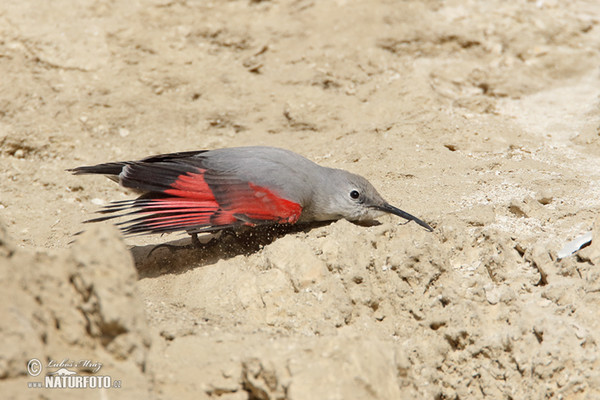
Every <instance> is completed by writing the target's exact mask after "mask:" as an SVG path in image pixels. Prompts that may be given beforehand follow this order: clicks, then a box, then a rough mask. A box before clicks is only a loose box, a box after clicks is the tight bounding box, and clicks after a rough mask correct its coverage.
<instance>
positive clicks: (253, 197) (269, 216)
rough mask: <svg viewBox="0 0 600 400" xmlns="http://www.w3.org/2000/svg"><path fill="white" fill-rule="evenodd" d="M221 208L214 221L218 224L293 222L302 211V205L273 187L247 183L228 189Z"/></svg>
mask: <svg viewBox="0 0 600 400" xmlns="http://www.w3.org/2000/svg"><path fill="white" fill-rule="evenodd" d="M222 196H223V197H224V198H225V199H224V201H223V203H224V204H222V207H221V210H220V211H219V212H218V213H217V214H215V216H214V217H213V218H212V219H211V222H212V223H213V224H215V225H219V224H231V223H233V222H234V221H242V222H244V223H245V225H257V224H261V223H268V222H272V223H278V224H293V223H295V222H296V221H298V218H300V214H301V213H302V207H301V206H300V204H298V203H295V202H293V201H290V200H287V199H284V198H282V197H279V196H277V195H276V194H275V193H273V192H272V191H271V190H269V189H267V188H265V187H262V186H258V185H254V184H252V183H245V182H244V184H243V185H235V186H232V187H231V190H228V191H224V195H222Z"/></svg>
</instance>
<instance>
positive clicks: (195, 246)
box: [147, 233, 202, 258]
mask: <svg viewBox="0 0 600 400" xmlns="http://www.w3.org/2000/svg"><path fill="white" fill-rule="evenodd" d="M190 235H191V236H192V242H191V243H190V244H186V245H183V246H175V245H173V244H167V243H162V244H159V245H156V246H154V248H152V250H150V252H149V253H148V256H147V258H150V256H152V253H154V252H155V251H156V250H158V249H160V248H167V249H169V251H170V252H171V254H172V253H175V252H176V251H179V250H195V249H199V248H201V247H202V243H201V242H200V240H199V239H198V234H197V233H191V234H190Z"/></svg>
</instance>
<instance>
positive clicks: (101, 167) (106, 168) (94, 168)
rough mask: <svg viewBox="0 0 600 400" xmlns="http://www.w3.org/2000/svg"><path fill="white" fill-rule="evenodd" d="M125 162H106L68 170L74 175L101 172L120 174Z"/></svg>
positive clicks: (103, 173) (104, 173)
mask: <svg viewBox="0 0 600 400" xmlns="http://www.w3.org/2000/svg"><path fill="white" fill-rule="evenodd" d="M124 166H125V163H119V162H116V163H106V164H98V165H91V166H83V167H77V168H72V169H68V170H67V171H69V172H71V173H73V175H83V174H100V175H119V174H120V173H121V171H122V170H123V167H124Z"/></svg>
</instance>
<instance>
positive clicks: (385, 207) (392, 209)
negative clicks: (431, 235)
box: [374, 203, 433, 232]
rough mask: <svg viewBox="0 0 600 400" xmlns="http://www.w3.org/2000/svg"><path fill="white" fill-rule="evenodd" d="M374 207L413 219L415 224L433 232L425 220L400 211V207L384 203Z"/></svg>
mask: <svg viewBox="0 0 600 400" xmlns="http://www.w3.org/2000/svg"><path fill="white" fill-rule="evenodd" d="M374 208H376V209H378V210H380V211H383V212H386V213H390V214H394V215H397V216H399V217H402V218H404V219H407V220H409V221H415V222H416V223H417V224H419V225H421V226H422V227H423V228H425V229H427V230H428V231H429V232H433V228H432V227H431V226H429V225H428V224H427V223H426V222H423V221H421V220H420V219H419V218H417V217H415V216H414V215H410V214H409V213H407V212H405V211H402V210H401V209H399V208H397V207H394V206H392V205H390V204H387V203H385V204H384V205H382V206H375V207H374Z"/></svg>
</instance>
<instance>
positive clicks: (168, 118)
mask: <svg viewBox="0 0 600 400" xmlns="http://www.w3.org/2000/svg"><path fill="white" fill-rule="evenodd" d="M599 22H600V4H599V3H598V2H597V1H593V0H588V1H584V0H578V1H572V2H561V1H558V0H554V1H552V0H548V1H544V0H538V1H501V0H491V1H485V2H480V1H475V0H466V1H464V0H461V1H459V0H453V1H452V0H449V1H416V0H412V1H410V0H407V1H390V0H378V1H372V2H362V1H353V0H338V1H331V2H330V1H321V2H317V1H308V0H298V1H249V0H245V1H221V2H209V1H207V2H200V1H185V0H175V1H173V0H148V1H134V2H113V1H109V0H98V1H87V0H86V1H74V0H57V1H52V2H33V1H22V2H4V3H3V4H1V5H0V76H1V77H2V78H1V82H2V83H1V84H0V220H1V225H2V229H1V231H0V282H1V285H2V286H1V287H2V290H0V316H1V318H0V334H1V337H2V340H1V341H0V392H1V393H2V396H3V397H4V398H9V399H10V398H23V399H26V398H27V399H29V398H40V399H48V398H81V396H82V393H85V397H86V398H88V397H89V398H101V399H107V398H155V399H172V398H178V399H188V398H189V399H192V398H193V399H198V398H200V399H219V400H234V399H235V400H242V399H253V400H254V399H286V400H299V399H365V398H371V399H398V398H414V399H439V400H441V399H473V398H493V399H523V398H548V399H584V398H586V399H588V398H600V359H599V358H598V357H599V349H598V347H599V345H600V319H599V318H598V315H599V313H600V240H596V241H595V242H593V244H592V245H591V246H589V247H587V248H585V249H584V250H582V251H580V252H579V253H578V254H577V255H575V256H572V257H567V258H564V259H562V260H559V259H558V258H557V251H558V250H559V249H561V248H562V247H563V246H564V244H565V243H566V242H568V241H569V240H571V239H573V238H574V237H576V236H579V235H581V234H583V233H585V232H588V231H590V230H593V231H594V235H596V236H598V237H600V220H596V218H597V215H598V211H599V210H600V128H599V126H600V98H599V94H600V71H599V69H598V65H600V25H599ZM255 144H267V145H273V146H279V147H284V148H288V149H291V150H294V151H296V152H298V153H301V154H303V155H304V156H306V157H308V158H310V159H312V160H314V161H316V162H318V163H320V164H322V165H326V166H331V167H337V168H344V169H347V170H350V171H352V172H356V173H360V174H361V175H363V176H365V177H367V178H368V179H369V180H370V181H371V182H372V183H373V184H374V185H375V186H376V187H378V188H379V189H380V192H381V193H382V194H383V195H384V197H385V198H386V199H388V200H389V201H390V202H391V203H392V204H394V205H396V206H398V207H400V208H402V209H404V210H406V211H408V212H410V213H412V214H414V215H417V216H418V217H420V218H422V219H424V220H425V221H428V222H430V223H431V225H432V226H434V227H435V231H434V232H433V233H429V232H427V231H425V230H423V229H422V228H420V227H419V226H417V225H416V224H413V223H411V224H406V225H403V224H400V222H401V221H400V220H399V219H398V218H397V217H393V216H385V217H382V218H380V222H381V224H380V225H376V226H371V227H364V226H358V225H355V224H352V223H349V222H347V221H339V222H335V223H332V224H328V225H324V226H318V227H314V228H312V229H308V228H306V229H304V228H303V229H297V230H295V231H292V232H288V233H287V234H285V235H284V234H277V235H275V234H273V233H269V232H259V233H255V234H244V235H241V236H239V237H232V236H224V237H221V238H217V239H215V240H213V241H212V242H210V243H209V244H207V245H206V246H205V248H204V249H202V250H189V251H180V252H177V253H171V252H170V251H169V250H168V249H166V248H162V249H158V250H156V251H155V252H153V253H152V254H150V250H151V249H152V248H153V247H154V245H155V244H159V243H171V244H186V243H188V242H189V239H186V238H185V236H177V235H170V236H163V237H158V236H154V237H142V238H123V237H122V236H121V235H120V234H119V232H118V231H117V230H116V229H115V228H113V227H112V226H111V225H110V224H109V223H101V224H95V225H83V224H82V221H83V220H85V219H87V218H90V216H92V215H93V212H94V211H96V210H97V209H98V208H99V207H100V206H101V205H102V204H107V203H108V202H110V201H111V200H121V199H126V198H131V197H132V194H131V193H129V192H127V191H126V190H124V189H122V188H119V187H118V186H117V185H115V184H114V183H113V182H111V181H109V180H107V179H105V178H103V177H88V176H72V175H71V174H69V173H68V172H66V171H65V170H66V169H68V168H73V167H76V166H79V165H86V164H95V163H100V162H106V161H115V160H129V159H138V158H142V157H145V156H147V155H151V154H158V153H166V152H174V151H184V150H196V149H212V148H219V147H231V146H239V145H255ZM594 223H595V224H596V225H595V226H596V228H595V229H594ZM84 229H85V233H83V234H82V235H80V236H74V234H75V233H77V232H79V231H81V230H84ZM205 240H208V239H205ZM33 358H36V359H39V360H42V362H43V364H44V368H45V369H44V371H43V372H44V374H45V373H46V372H53V371H54V369H51V368H48V367H47V363H48V362H49V361H50V360H64V359H70V360H94V361H98V362H101V363H102V364H103V365H102V368H101V370H100V371H99V372H97V371H96V372H94V371H89V370H88V371H79V373H81V374H85V373H88V374H94V373H96V374H102V375H110V376H111V377H112V378H113V379H116V380H120V381H121V382H122V387H121V388H118V389H116V388H112V389H105V390H93V389H88V391H87V392H82V391H80V390H69V389H64V390H61V389H52V390H51V389H34V388H28V387H27V385H28V383H30V382H34V381H36V378H34V377H32V376H30V375H28V374H27V362H28V360H30V359H33ZM38 380H39V379H38Z"/></svg>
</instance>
